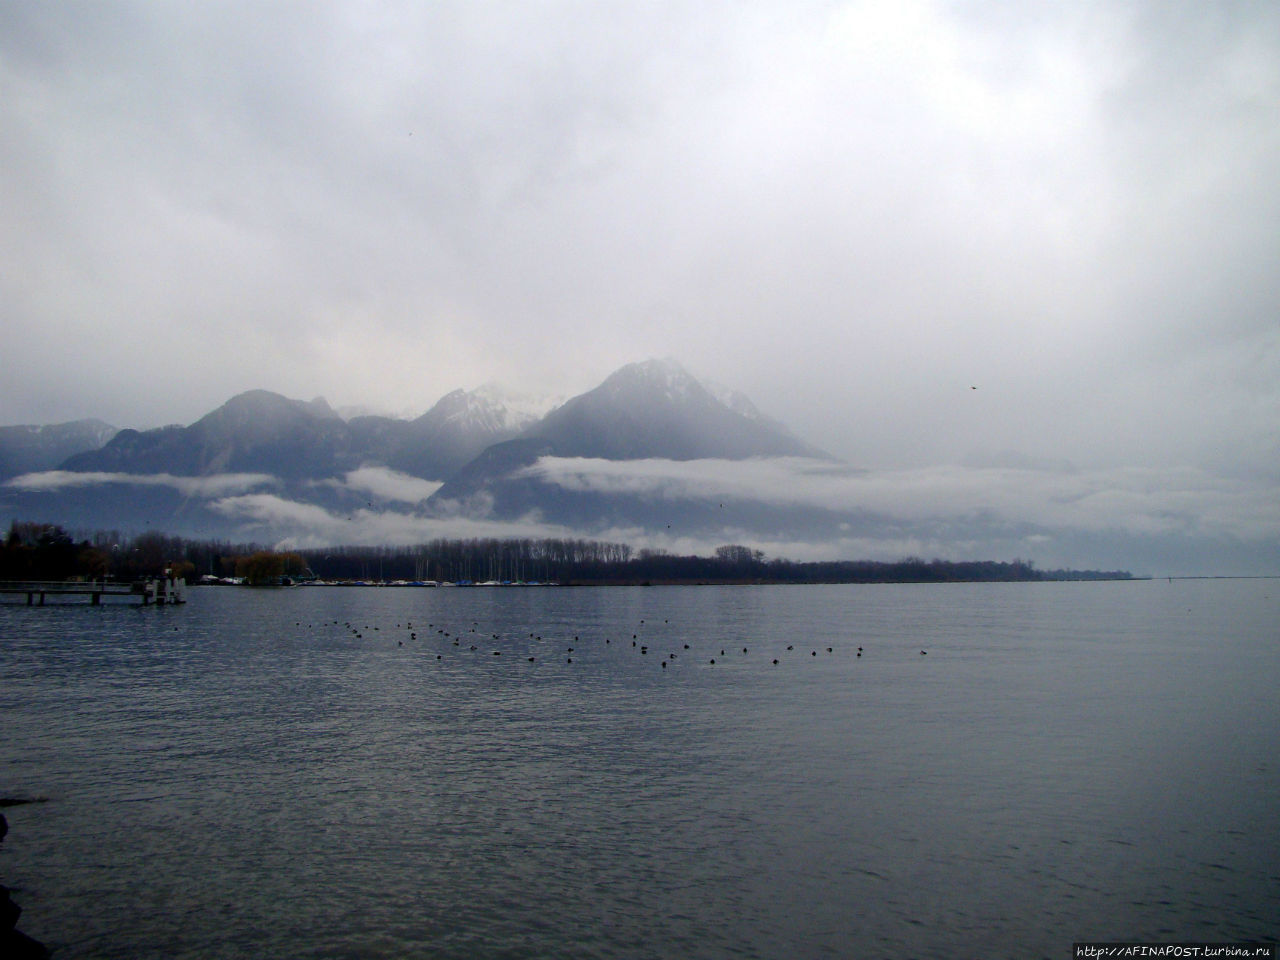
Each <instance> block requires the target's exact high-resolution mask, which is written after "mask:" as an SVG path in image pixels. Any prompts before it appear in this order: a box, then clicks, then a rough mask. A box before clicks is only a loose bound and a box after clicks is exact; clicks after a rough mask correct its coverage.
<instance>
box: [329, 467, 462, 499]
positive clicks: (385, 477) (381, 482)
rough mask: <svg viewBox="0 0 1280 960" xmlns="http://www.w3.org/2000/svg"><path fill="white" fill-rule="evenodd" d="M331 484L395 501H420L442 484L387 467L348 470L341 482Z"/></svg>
mask: <svg viewBox="0 0 1280 960" xmlns="http://www.w3.org/2000/svg"><path fill="white" fill-rule="evenodd" d="M331 483H332V485H333V486H339V487H345V488H346V489H348V490H353V491H356V492H358V493H368V494H371V495H372V496H374V497H377V498H378V499H379V500H390V501H392V502H395V503H410V504H415V503H421V502H422V501H423V500H426V499H427V498H428V497H430V496H431V495H432V494H433V493H435V492H436V491H437V490H439V489H440V488H441V487H442V486H444V484H442V483H438V482H435V481H432V480H423V479H421V478H419V477H414V476H411V475H409V474H407V473H400V472H399V471H397V470H391V469H389V468H387V467H368V466H366V467H360V468H359V469H358V470H352V471H351V472H349V473H348V474H347V475H346V476H345V477H344V478H343V480H342V481H341V482H331Z"/></svg>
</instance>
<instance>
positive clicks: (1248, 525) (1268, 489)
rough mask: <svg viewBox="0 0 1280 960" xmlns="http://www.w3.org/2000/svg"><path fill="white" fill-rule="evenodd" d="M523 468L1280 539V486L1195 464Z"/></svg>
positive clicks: (729, 495) (618, 481)
mask: <svg viewBox="0 0 1280 960" xmlns="http://www.w3.org/2000/svg"><path fill="white" fill-rule="evenodd" d="M523 474H524V475H525V476H530V477H535V478H537V479H539V480H541V481H543V482H545V483H549V484H554V485H557V486H560V487H563V488H565V489H567V490H573V491H580V492H595V493H605V494H608V493H615V494H629V495H633V496H644V497H651V498H666V499H673V500H674V499H712V498H721V499H725V500H743V501H757V502H764V503H772V504H778V505H796V506H806V507H819V508H823V509H827V510H831V511H834V512H837V513H859V512H862V513H872V514H876V515H879V516H882V517H886V518H890V519H892V520H896V521H900V522H903V523H908V524H919V523H938V522H945V521H956V522H962V523H964V524H966V525H968V524H971V523H973V522H975V521H986V522H991V523H995V524H1012V525H1030V526H1035V527H1040V528H1047V529H1050V530H1060V531H1067V530H1070V531H1080V532H1090V533H1104V532H1116V533H1128V534H1134V535H1140V536H1170V535H1178V536H1189V537H1213V538H1222V537H1226V538H1231V539H1237V540H1240V541H1244V542H1257V541H1263V540H1268V539H1280V489H1278V488H1277V487H1276V486H1275V485H1268V484H1264V483H1252V484H1251V483H1247V482H1243V481H1239V480H1233V479H1228V478H1224V477H1219V476H1214V475H1213V474H1210V473H1207V472H1205V471H1203V470H1200V469H1197V468H1194V467H1183V468H1179V469H1173V470H1156V469H1149V468H1143V467H1124V468H1117V469H1111V470H1085V471H1065V470H1064V471H1055V470H1036V469H1025V468H1014V467H986V468H977V467H961V466H940V467H927V468H920V469H912V470H894V471H874V472H871V471H859V470H853V469H851V468H847V467H840V466H833V465H832V464H829V463H824V462H822V461H815V460H806V459H801V458H778V459H761V460H745V461H729V460H690V461H675V460H639V461H612V460H598V459H589V458H555V457H544V458H542V459H540V460H539V461H538V462H537V463H536V464H534V465H533V466H531V467H528V468H526V469H525V470H524V471H523Z"/></svg>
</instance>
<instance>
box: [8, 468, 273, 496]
mask: <svg viewBox="0 0 1280 960" xmlns="http://www.w3.org/2000/svg"><path fill="white" fill-rule="evenodd" d="M276 482H277V481H276V478H275V477H273V476H271V475H269V474H265V473H219V474H213V475H212V476H207V477H179V476H174V475H173V474H171V473H147V474H137V473H105V472H86V473H77V472H75V471H71V470H46V471H44V472H43V473H27V474H23V475H22V476H20V477H14V478H12V479H11V480H9V481H8V482H7V483H6V484H5V485H6V486H9V487H13V488H15V489H17V490H22V491H26V492H30V493H56V492H58V491H59V490H68V489H71V488H75V487H92V486H98V485H101V484H108V483H111V484H125V485H135V486H142V487H172V488H173V489H174V490H177V491H178V492H179V493H181V494H183V495H184V496H188V497H225V496H229V495H232V494H235V493H243V492H245V491H248V490H253V489H255V488H257V487H266V486H272V485H274V484H275V483H276Z"/></svg>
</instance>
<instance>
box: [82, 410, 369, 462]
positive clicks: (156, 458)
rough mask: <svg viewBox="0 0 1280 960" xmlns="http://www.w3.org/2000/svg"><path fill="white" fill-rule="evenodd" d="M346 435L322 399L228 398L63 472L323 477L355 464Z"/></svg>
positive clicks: (118, 441)
mask: <svg viewBox="0 0 1280 960" xmlns="http://www.w3.org/2000/svg"><path fill="white" fill-rule="evenodd" d="M362 459H363V451H362V450H359V449H353V444H352V431H351V430H350V429H349V428H348V425H347V423H346V422H345V421H344V420H343V419H342V418H341V417H339V416H338V415H337V414H336V413H334V412H333V410H332V409H330V407H329V405H328V404H327V403H325V401H324V400H323V399H320V398H317V399H315V400H312V401H310V402H309V403H308V402H304V401H301V400H290V399H289V398H287V397H282V396H280V395H279V394H278V393H271V392H270V391H267V390H250V391H248V392H247V393H242V394H239V395H238V396H235V397H232V398H231V399H230V400H228V401H227V402H226V403H224V404H223V405H222V406H221V407H219V408H218V409H216V410H214V411H213V412H212V413H209V414H206V415H205V416H204V417H202V418H201V419H199V420H197V421H196V422H195V423H193V424H191V425H190V426H189V427H182V426H168V427H159V428H157V429H155V430H145V431H141V432H140V431H137V430H121V431H120V432H119V433H117V434H116V435H115V437H113V438H112V440H111V442H110V443H108V444H106V445H105V446H104V447H102V448H101V449H100V450H94V451H90V452H87V453H82V454H79V455H78V456H74V457H71V458H69V459H68V460H67V461H66V462H65V463H64V464H63V465H62V467H63V469H64V470H70V471H77V472H84V471H103V472H107V473H132V474H154V473H168V474H173V475H175V476H187V477H199V476H209V475H212V474H221V473H266V474H271V475H273V476H277V477H282V478H286V479H303V478H316V477H330V476H335V475H337V474H338V473H341V472H342V471H344V470H348V469H354V468H355V467H357V466H359V465H360V461H361V460H362Z"/></svg>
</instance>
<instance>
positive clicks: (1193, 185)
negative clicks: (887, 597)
mask: <svg viewBox="0 0 1280 960" xmlns="http://www.w3.org/2000/svg"><path fill="white" fill-rule="evenodd" d="M1277 171H1280V6H1277V5H1276V4H1274V3H1270V2H1229V0H1228V2H1220V3H1213V4H1206V3H1202V2H1194V0H1193V2H1177V0H1160V2H1151V3H1144V2H1131V3H1128V2H1126V3H1121V2H1088V0H1081V2H1077V3H1070V4H1059V3H1034V2H1028V3H1018V4H1006V3H979V2H957V3H941V2H938V3H935V2H925V0H895V2H886V3H859V2H853V3H842V2H822V3H818V2H804V0H799V2H797V0H785V2H784V0H776V2H773V0H764V2H749V0H748V2H740V3H718V2H710V0H709V2H696V3H695V2H680V0H671V2H654V3H594V2H580V3H578V2H552V0H548V2H524V3H488V2H465V3H464V2H459V3H450V2H439V3H429V4H424V3H410V2H405V3H397V2H384V3H376V2H338V0H307V2H298V3H291V2H283V0H282V2H254V3H236V2H217V3H213V2H207V3H199V2H197V3H186V4H169V3H159V2H138V3H129V2H91V3H90V2H84V3H77V2H64V3H56V4H46V3H39V4H36V3H7V4H0V183H2V184H3V193H4V202H3V203H0V249H2V250H3V256H2V257H0V343H3V345H4V349H3V356H2V358H0V371H2V372H3V376H2V377H0V422H3V423H6V424H13V423H53V422H60V421H65V420H71V419H77V418H81V417H88V416H95V417H99V418H101V419H103V420H106V421H108V422H109V423H112V424H115V425H117V426H131V427H140V428H141V427H152V426H158V425H161V424H164V423H171V422H181V423H189V422H191V421H194V420H195V419H197V418H198V417H200V416H202V415H203V414H204V413H206V412H208V411H209V410H211V409H213V408H214V407H216V406H218V405H219V404H221V403H222V402H224V401H225V400H226V399H228V398H229V397H230V396H232V395H234V394H236V393H238V392H241V391H243V390H248V389H253V388H265V389H269V390H274V391H277V392H279V393H283V394H286V395H288V396H293V397H298V398H301V399H310V398H311V397H314V396H317V395H323V396H324V397H326V398H327V399H328V400H329V401H330V403H332V404H333V405H334V406H339V407H341V406H353V405H358V406H364V407H368V408H372V409H375V410H379V411H386V412H393V413H397V414H402V415H410V416H412V415H417V414H418V413H421V412H423V411H425V410H426V409H427V408H428V407H430V406H431V405H432V404H433V403H434V402H435V401H436V400H437V399H439V398H440V397H441V396H442V395H443V394H445V393H447V392H449V391H451V390H453V389H455V388H458V387H462V388H467V389H471V388H475V387H477V386H480V385H481V384H484V383H488V382H494V381H497V382H502V383H507V384H510V385H512V386H516V387H520V388H524V389H529V390H535V391H545V392H547V393H554V394H557V395H561V396H565V395H571V394H573V393H576V392H579V391H582V390H586V389H589V388H590V387H592V386H594V385H595V384H597V383H598V382H600V381H601V380H602V379H603V378H604V377H606V376H607V375H608V374H609V373H611V372H612V371H613V370H615V369H616V368H617V367H619V366H621V365H623V364H625V363H629V362H633V361H637V360H643V359H646V358H649V357H655V356H661V357H667V356H670V357H674V358H675V359H677V360H678V361H679V362H681V363H682V364H683V365H684V366H685V367H686V368H688V369H689V370H690V371H691V372H693V373H694V374H695V375H698V376H700V377H705V378H707V379H710V380H712V381H715V382H716V383H719V384H723V385H725V386H728V387H731V388H733V389H737V390H741V391H743V392H744V393H746V394H747V395H748V396H750V397H751V399H752V400H753V401H754V402H755V403H756V405H757V406H758V407H760V408H761V409H762V410H764V411H765V412H766V413H767V414H769V415H771V416H773V417H776V418H778V419H780V420H782V421H783V422H785V423H787V424H788V425H789V426H790V427H791V428H792V429H793V430H794V431H795V432H796V433H798V434H799V435H800V436H802V437H803V438H804V439H806V440H808V441H810V442H812V443H814V444H816V445H818V446H820V447H822V448H824V449H826V450H829V451H831V452H832V453H834V454H835V455H837V456H839V457H841V458H843V459H845V460H846V461H847V462H848V463H850V464H852V465H854V466H856V467H858V468H865V469H868V470H873V471H878V472H879V475H883V476H893V475H894V472H895V471H907V472H909V473H910V475H911V476H912V477H916V478H919V477H927V476H929V475H930V474H929V473H928V471H931V470H938V469H942V468H944V467H945V468H950V469H952V470H953V474H952V475H953V476H955V477H957V478H959V479H957V481H956V482H957V483H958V484H959V485H960V486H961V487H965V484H968V485H969V486H972V485H973V484H974V483H976V482H977V481H975V480H974V478H975V477H983V476H986V477H990V476H992V474H991V473H990V471H999V470H1010V469H1014V470H1022V471H1028V470H1031V471H1035V470H1040V471H1050V472H1055V473H1061V472H1064V471H1068V472H1069V471H1076V472H1077V475H1087V476H1089V477H1091V478H1095V479H1094V480H1091V481H1090V482H1091V483H1102V484H1103V485H1104V486H1105V483H1106V481H1105V479H1104V480H1098V479H1096V478H1106V477H1111V478H1125V479H1116V483H1117V484H1118V485H1119V486H1120V487H1125V485H1126V484H1127V483H1128V482H1129V481H1131V480H1132V478H1133V477H1134V476H1135V474H1134V471H1145V473H1143V474H1142V475H1143V476H1144V477H1147V478H1148V479H1144V480H1143V481H1142V484H1139V486H1140V487H1142V488H1143V489H1145V488H1146V487H1147V486H1152V487H1154V488H1155V489H1157V490H1160V491H1164V492H1168V491H1176V490H1181V489H1183V488H1184V487H1186V486H1187V478H1188V477H1195V478H1198V479H1196V480H1195V482H1194V483H1192V484H1191V486H1192V487H1194V488H1200V487H1203V486H1205V485H1208V486H1212V487H1213V489H1214V490H1215V491H1218V492H1221V491H1224V490H1229V491H1237V492H1238V491H1239V490H1240V489H1241V485H1243V488H1244V489H1245V490H1246V491H1247V492H1248V495H1249V497H1251V498H1253V500H1257V501H1259V502H1266V499H1267V497H1268V495H1270V494H1271V493H1275V494H1276V495H1277V497H1280V270H1278V269H1276V266H1277V264H1280V176H1277ZM975 388H976V389H975ZM965 471H968V472H965ZM975 471H976V472H975ZM983 471H986V473H983ZM1161 478H1166V480H1165V481H1164V482H1162V479H1161ZM1162 483H1163V485H1162ZM908 486H912V487H913V489H915V486H914V485H910V484H909V485H908ZM965 489H968V487H965ZM988 490H989V491H990V495H991V496H992V497H996V496H1002V495H1003V494H1002V493H1001V490H1002V488H1001V487H1000V486H999V485H998V484H997V485H995V486H993V487H989V488H988ZM1250 502H1252V500H1251V501H1250ZM1265 522H1266V523H1267V524H1271V526H1267V527H1266V530H1268V531H1270V534H1269V535H1274V536H1275V537H1276V538H1277V541H1278V542H1280V528H1277V527H1276V526H1275V525H1276V523H1277V521H1276V520H1275V519H1274V518H1267V519H1266V521H1265Z"/></svg>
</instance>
